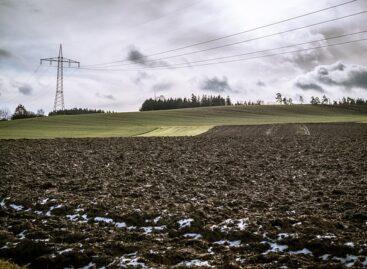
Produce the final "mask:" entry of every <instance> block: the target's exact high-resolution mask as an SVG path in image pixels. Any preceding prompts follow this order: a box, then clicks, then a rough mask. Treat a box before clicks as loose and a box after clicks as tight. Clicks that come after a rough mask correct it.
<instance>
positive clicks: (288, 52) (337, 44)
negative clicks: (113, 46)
mask: <svg viewBox="0 0 367 269" xmlns="http://www.w3.org/2000/svg"><path fill="white" fill-rule="evenodd" d="M366 40H367V38H362V39H356V40H351V41H345V42H341V43H335V44H328V45H322V46H316V47H312V48H306V49H299V50H293V51H286V52H280V53H274V54H268V55H262V56H256V57H251V58H244V59H234V60H227V61H221V62H215V63H205V64H197V65H184V66H171V67H147V68H141V69H92V68H80V69H84V70H91V71H144V70H147V69H150V70H167V69H179V68H190V67H199V66H209V65H216V64H223V63H233V62H240V61H248V60H254V59H260V58H267V57H274V56H279V55H284V54H291V53H296V52H303V51H309V50H317V49H321V48H327V47H334V46H341V45H346V44H351V43H356V42H361V41H366Z"/></svg>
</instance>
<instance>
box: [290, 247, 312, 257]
mask: <svg viewBox="0 0 367 269" xmlns="http://www.w3.org/2000/svg"><path fill="white" fill-rule="evenodd" d="M289 254H295V255H298V254H304V255H311V256H313V254H312V252H311V251H310V250H309V249H307V248H304V249H301V250H296V251H289Z"/></svg>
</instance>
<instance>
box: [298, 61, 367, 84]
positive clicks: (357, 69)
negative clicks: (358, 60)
mask: <svg viewBox="0 0 367 269" xmlns="http://www.w3.org/2000/svg"><path fill="white" fill-rule="evenodd" d="M295 86H296V87H298V88H300V89H303V90H316V91H322V90H323V87H325V86H328V87H335V86H336V87H342V88H344V89H345V90H350V89H353V88H361V89H366V90H367V67H365V66H361V65H346V64H343V63H341V62H337V63H335V64H332V65H326V66H318V67H316V68H315V69H314V70H313V71H311V72H308V73H306V74H305V75H303V76H301V77H299V78H298V80H297V81H296V82H295Z"/></svg>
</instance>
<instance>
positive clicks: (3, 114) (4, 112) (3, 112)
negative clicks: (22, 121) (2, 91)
mask: <svg viewBox="0 0 367 269" xmlns="http://www.w3.org/2000/svg"><path fill="white" fill-rule="evenodd" d="M9 119H10V110H9V109H8V108H2V109H0V120H9Z"/></svg>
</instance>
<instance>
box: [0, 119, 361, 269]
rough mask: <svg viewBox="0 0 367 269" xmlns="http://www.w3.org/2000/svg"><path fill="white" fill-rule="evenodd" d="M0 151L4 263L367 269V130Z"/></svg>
mask: <svg viewBox="0 0 367 269" xmlns="http://www.w3.org/2000/svg"><path fill="white" fill-rule="evenodd" d="M0 153H1V154H0V258H3V259H8V260H11V261H13V262H16V263H18V264H21V265H25V264H27V265H28V266H29V267H30V268H65V267H69V268H70V267H71V268H81V267H83V268H101V267H103V266H105V267H106V268H120V267H127V268H130V267H131V268H135V267H137V268H139V267H141V268H151V267H153V268H172V267H175V266H176V267H178V268H181V267H182V268H184V267H199V266H201V267H202V268H205V267H215V268H345V267H352V268H363V267H367V259H366V256H367V175H366V174H367V173H366V171H367V162H366V159H367V125H366V124H350V123H348V124H342V123H340V124H284V125H262V126H225V127H216V128H214V129H212V130H211V131H209V132H208V133H205V134H203V135H200V136H197V137H179V138H175V137H171V138H164V137H161V138H100V139H99V138H98V139H96V138H93V139H54V140H0Z"/></svg>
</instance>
